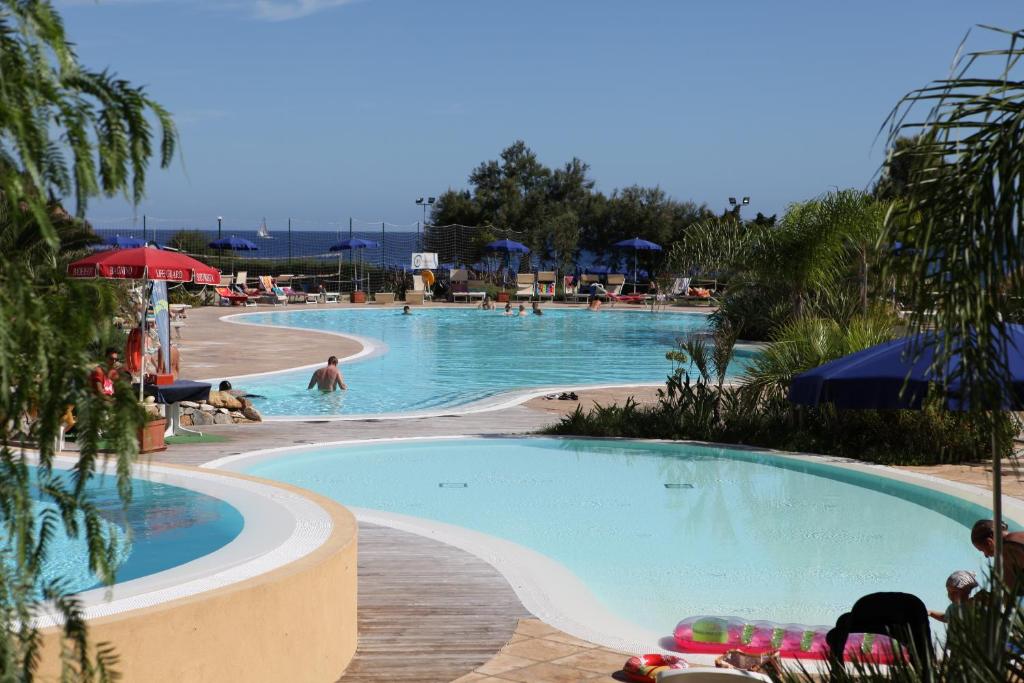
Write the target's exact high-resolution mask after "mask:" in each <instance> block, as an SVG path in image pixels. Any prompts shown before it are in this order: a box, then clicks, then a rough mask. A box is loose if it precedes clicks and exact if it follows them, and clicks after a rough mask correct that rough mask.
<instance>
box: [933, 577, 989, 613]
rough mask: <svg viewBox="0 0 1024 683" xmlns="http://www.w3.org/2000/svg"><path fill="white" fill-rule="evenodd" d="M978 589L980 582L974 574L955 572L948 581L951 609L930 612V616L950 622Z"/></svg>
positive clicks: (947, 588) (947, 592) (947, 591)
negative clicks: (954, 614)
mask: <svg viewBox="0 0 1024 683" xmlns="http://www.w3.org/2000/svg"><path fill="white" fill-rule="evenodd" d="M977 587H978V580H977V579H976V578H975V576H974V573H973V572H969V571H965V570H963V569H961V570H959V571H955V572H953V573H952V574H950V575H949V578H948V579H946V594H947V595H949V607H947V608H946V611H945V612H936V611H934V610H929V611H928V616H930V617H931V618H932V619H935V620H937V621H941V622H943V623H947V622H949V619H950V617H951V616H952V615H953V613H954V612H955V611H957V610H960V609H963V608H964V606H965V605H967V603H968V602H970V600H971V592H972V591H973V590H974V589H975V588H977Z"/></svg>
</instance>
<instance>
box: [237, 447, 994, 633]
mask: <svg viewBox="0 0 1024 683" xmlns="http://www.w3.org/2000/svg"><path fill="white" fill-rule="evenodd" d="M246 471H247V472H249V473H250V474H255V475H258V476H262V477H269V478H271V479H277V480H279V481H284V482H288V483H291V484H295V485H298V486H301V487H304V488H308V489H312V490H313V491H316V492H318V493H321V494H324V495H326V496H329V497H331V498H334V499H335V500H337V501H339V502H341V503H343V504H345V505H352V506H356V507H365V508H373V509H379V510H386V511H392V512H399V513H403V514H408V515H414V516H418V517H423V518H427V519H432V520H438V521H441V522H446V523H449V524H456V525H460V526H463V527H467V528H470V529H474V530H477V531H481V532H484V533H487V534H492V535H495V536H499V537H501V538H505V539H508V540H510V541H514V542H516V543H519V544H522V545H524V546H527V547H529V548H532V549H534V550H536V551H539V552H541V553H543V554H545V555H547V556H549V557H551V558H553V559H555V560H557V561H559V562H561V563H562V564H564V565H565V566H566V567H567V568H568V569H569V570H571V571H572V572H573V573H574V574H576V576H578V577H579V578H580V579H581V580H582V581H583V582H584V583H585V584H586V585H587V586H588V587H589V589H590V590H591V591H592V592H593V593H594V595H595V596H596V597H597V598H598V599H599V600H600V601H601V602H602V603H604V605H605V606H606V607H607V608H609V609H610V610H611V611H612V612H614V613H616V614H618V615H619V616H621V617H623V618H625V619H628V620H630V621H632V622H633V623H635V624H638V625H640V626H642V627H644V628H647V629H651V630H654V631H656V632H658V633H663V634H666V635H668V634H670V633H671V632H672V628H673V627H674V626H675V624H676V622H677V621H679V620H680V619H682V618H684V617H687V616H693V615H702V614H707V615H736V616H740V617H746V618H750V619H768V620H773V621H780V622H797V623H806V624H812V625H814V624H831V623H834V622H835V619H836V617H837V616H838V615H839V614H841V613H842V612H844V611H846V610H848V609H849V607H850V606H851V605H852V604H853V602H854V601H855V600H856V599H857V598H858V597H860V596H861V595H864V594H866V593H871V592H875V591H906V592H910V593H914V594H916V595H918V596H920V597H921V598H922V599H923V600H924V601H925V603H926V604H927V605H928V606H929V607H930V608H931V609H939V610H942V609H945V607H946V605H947V603H948V601H947V598H946V591H945V587H944V585H945V580H946V577H947V576H948V575H949V574H950V573H951V572H952V571H954V570H957V569H970V570H974V571H978V570H979V569H980V568H981V566H982V562H983V560H982V557H981V555H980V554H979V553H977V552H976V551H975V550H974V549H973V548H972V547H971V544H970V540H969V526H970V524H972V523H973V522H974V520H976V519H978V518H981V517H983V516H986V511H985V510H984V509H983V508H981V507H978V506H976V505H972V504H970V503H966V502H964V501H961V500H959V499H956V498H954V497H951V496H946V495H944V494H939V493H935V492H932V491H929V490H927V489H923V488H920V487H916V486H911V485H907V484H903V483H899V482H894V481H892V480H888V479H882V478H879V477H874V476H868V475H863V474H859V473H849V472H847V471H845V470H841V469H839V468H834V467H829V466H827V465H821V464H802V463H799V462H797V461H789V460H782V459H779V458H772V457H770V456H766V455H763V454H758V453H755V452H749V451H740V450H729V449H719V448H710V447H698V446H688V445H678V444H641V443H628V442H627V443H615V444H609V443H608V442H601V441H587V440H561V439H546V438H543V439H464V440H445V441H429V442H406V443H402V442H393V443H389V444H380V445H361V446H354V447H347V448H346V447H333V448H322V449H317V450H308V451H300V452H294V453H290V454H288V455H286V456H283V457H280V458H277V459H275V460H269V461H263V462H260V463H256V464H253V465H251V466H249V467H248V468H247V470H246ZM442 483H444V484H449V485H455V486H444V487H442V486H440V484H442ZM459 484H465V485H466V486H465V487H461V486H458V485H459ZM666 484H670V485H676V486H678V487H673V488H667V487H666V486H665V485H666Z"/></svg>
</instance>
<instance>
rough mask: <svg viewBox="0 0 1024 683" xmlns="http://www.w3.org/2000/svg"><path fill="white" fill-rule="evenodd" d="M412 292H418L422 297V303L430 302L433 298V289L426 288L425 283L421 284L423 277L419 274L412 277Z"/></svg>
mask: <svg viewBox="0 0 1024 683" xmlns="http://www.w3.org/2000/svg"><path fill="white" fill-rule="evenodd" d="M412 291H414V292H420V293H421V294H422V295H423V300H424V301H430V300H432V299H433V298H434V290H433V287H427V285H426V283H425V282H423V276H422V275H420V274H419V273H413V275H412Z"/></svg>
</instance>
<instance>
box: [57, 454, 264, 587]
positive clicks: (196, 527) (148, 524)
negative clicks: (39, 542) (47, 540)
mask: <svg viewBox="0 0 1024 683" xmlns="http://www.w3.org/2000/svg"><path fill="white" fill-rule="evenodd" d="M55 474H56V475H57V476H59V477H60V476H67V475H66V474H65V473H63V472H59V471H58V472H55ZM87 488H88V489H89V492H90V496H91V501H92V503H93V504H94V505H95V506H96V508H97V509H98V511H99V513H100V515H101V516H102V517H103V518H104V520H105V521H106V523H107V526H106V533H109V534H112V535H113V536H114V537H115V538H117V539H119V541H120V542H119V548H120V550H119V554H118V555H119V558H120V561H121V564H120V566H119V567H118V570H117V581H118V582H119V583H123V582H126V581H131V580H132V579H137V578H140V577H143V576H148V575H150V574H155V573H157V572H161V571H164V570H165V569H170V568H172V567H176V566H179V565H183V564H185V563H187V562H191V561H192V560H195V559H197V558H199V557H202V556H204V555H208V554H210V553H212V552H214V551H215V550H217V549H219V548H221V547H223V546H225V545H227V544H228V543H230V542H231V541H232V540H234V538H235V537H236V536H238V534H239V533H240V532H241V531H242V527H243V525H244V520H243V519H242V515H241V513H240V512H239V511H238V510H236V509H235V508H234V507H233V506H232V505H230V504H228V503H227V502H225V501H223V500H220V499H218V498H214V497H213V496H209V495H206V494H203V493H199V492H197V491H192V490H190V489H187V488H182V487H179V486H173V485H170V484H163V483H156V482H153V481H149V480H146V479H133V480H132V501H131V503H130V504H129V505H128V507H127V508H125V507H124V506H123V505H122V503H121V500H120V498H119V497H118V493H117V481H116V479H115V478H114V477H113V476H103V477H99V478H97V479H95V480H94V481H92V482H90V484H89V485H88V487H87ZM37 506H38V507H39V508H43V507H54V506H53V504H52V503H49V502H39V503H37ZM58 578H59V579H60V580H61V581H62V582H63V585H65V586H66V587H67V588H68V590H69V591H70V592H74V593H78V592H82V591H85V590H89V589H90V588H96V587H97V586H99V585H100V583H99V582H98V581H97V578H96V577H95V576H94V575H93V574H92V572H91V571H90V570H89V559H88V551H87V546H86V541H85V539H84V537H82V536H79V537H69V536H68V535H67V534H66V533H64V530H63V526H61V527H60V530H59V531H58V533H57V534H56V535H55V537H54V539H53V542H52V544H51V545H50V549H49V553H48V557H47V560H46V562H45V564H44V566H43V569H42V579H43V581H47V580H51V579H58Z"/></svg>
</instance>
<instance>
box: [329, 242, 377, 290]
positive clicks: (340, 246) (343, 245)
mask: <svg viewBox="0 0 1024 683" xmlns="http://www.w3.org/2000/svg"><path fill="white" fill-rule="evenodd" d="M379 246H380V242H374V241H373V240H364V239H361V238H359V237H350V238H348V239H346V240H342V241H340V242H338V243H337V244H332V245H331V247H330V251H337V252H342V251H353V250H355V249H373V248H375V247H379ZM362 262H363V257H362V255H360V256H359V263H360V264H362ZM338 279H339V280H340V279H341V254H338ZM361 280H362V278H357V279H356V290H357V291H358V290H359V282H360V281H361Z"/></svg>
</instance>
